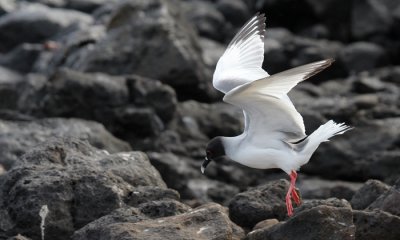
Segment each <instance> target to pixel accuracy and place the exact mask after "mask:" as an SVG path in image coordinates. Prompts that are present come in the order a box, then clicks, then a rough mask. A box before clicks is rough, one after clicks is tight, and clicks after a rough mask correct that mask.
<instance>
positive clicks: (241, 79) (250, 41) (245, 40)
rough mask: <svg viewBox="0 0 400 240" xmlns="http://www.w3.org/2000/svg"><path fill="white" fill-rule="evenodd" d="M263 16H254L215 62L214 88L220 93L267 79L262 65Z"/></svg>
mask: <svg viewBox="0 0 400 240" xmlns="http://www.w3.org/2000/svg"><path fill="white" fill-rule="evenodd" d="M264 34H265V16H264V14H256V15H255V16H254V17H252V18H251V19H250V20H249V21H248V22H247V23H246V24H245V25H244V26H243V27H242V28H241V29H240V30H239V32H238V33H237V34H236V35H235V37H234V38H233V39H232V41H231V42H230V43H229V45H228V48H227V49H226V50H225V53H224V54H223V55H222V56H221V58H220V59H219V60H218V63H217V66H216V68H215V72H214V76H213V86H214V87H215V88H216V89H218V90H219V91H221V92H223V93H227V92H229V91H230V90H232V89H233V88H235V87H237V86H239V85H242V84H245V83H248V82H251V81H254V80H257V79H261V78H265V77H268V76H269V75H268V73H267V72H266V71H264V70H263V69H262V68H261V66H262V62H263V60H264Z"/></svg>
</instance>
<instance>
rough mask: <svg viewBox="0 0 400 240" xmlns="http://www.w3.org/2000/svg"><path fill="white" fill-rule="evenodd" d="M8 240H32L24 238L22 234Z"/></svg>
mask: <svg viewBox="0 0 400 240" xmlns="http://www.w3.org/2000/svg"><path fill="white" fill-rule="evenodd" d="M7 240H30V238H27V237H25V236H22V235H21V234H18V235H16V236H14V237H10V238H7Z"/></svg>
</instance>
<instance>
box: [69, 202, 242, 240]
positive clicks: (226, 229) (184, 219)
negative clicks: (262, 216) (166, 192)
mask: <svg viewBox="0 0 400 240" xmlns="http://www.w3.org/2000/svg"><path fill="white" fill-rule="evenodd" d="M132 215H134V216H135V215H137V213H134V212H133V214H132ZM124 218H125V217H124ZM130 218H132V220H131V219H130ZM94 224H95V223H92V225H94ZM99 231H100V232H101V234H93V233H91V232H89V231H87V232H85V228H84V229H82V230H80V231H78V232H77V233H76V234H75V235H74V236H73V239H74V240H84V239H87V240H89V239H93V240H94V239H97V240H103V239H104V240H105V239H121V238H123V239H127V240H128V239H132V240H133V239H143V240H144V239H149V238H150V239H154V240H161V239H167V240H169V239H171V240H172V239H196V240H200V239H213V240H219V239H232V240H239V239H243V238H244V232H243V230H242V229H240V228H239V227H238V226H236V225H235V224H234V223H232V222H231V221H230V220H229V217H228V216H227V214H226V212H225V209H224V208H223V207H221V206H220V205H218V204H209V205H205V206H201V207H199V208H196V209H193V210H191V211H188V212H186V213H183V214H179V215H176V216H169V217H164V218H157V219H154V220H153V219H150V220H143V221H137V220H136V217H129V218H128V221H127V222H117V223H114V224H109V225H108V226H105V227H101V228H99Z"/></svg>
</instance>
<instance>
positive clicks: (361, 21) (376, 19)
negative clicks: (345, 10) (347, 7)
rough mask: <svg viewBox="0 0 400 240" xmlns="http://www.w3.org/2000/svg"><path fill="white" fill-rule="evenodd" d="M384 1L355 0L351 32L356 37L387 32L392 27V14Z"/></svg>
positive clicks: (360, 37) (366, 36)
mask: <svg viewBox="0 0 400 240" xmlns="http://www.w3.org/2000/svg"><path fill="white" fill-rule="evenodd" d="M383 2H384V1H377V0H354V1H353V8H352V19H351V33H352V36H353V37H354V38H356V39H365V38H368V37H371V36H373V35H381V34H387V33H388V32H389V31H390V29H391V24H392V21H393V19H392V16H391V14H390V10H389V9H387V8H386V6H385V4H384V3H383Z"/></svg>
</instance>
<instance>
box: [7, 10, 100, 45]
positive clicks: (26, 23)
mask: <svg viewBox="0 0 400 240" xmlns="http://www.w3.org/2000/svg"><path fill="white" fill-rule="evenodd" d="M91 22H92V18H91V17H90V16H89V15H87V14H84V13H81V12H77V11H73V10H64V9H52V8H49V7H46V6H44V5H40V4H32V5H28V6H27V7H24V8H21V9H18V10H16V11H14V12H10V13H8V14H6V15H3V16H2V17H1V18H0V40H1V44H0V51H1V52H8V51H10V50H11V49H12V48H13V47H15V46H17V45H18V44H21V43H24V42H28V43H37V42H42V41H44V40H47V39H49V38H51V37H54V36H55V35H56V34H58V33H60V32H61V31H63V30H65V29H67V28H69V27H71V26H73V25H74V26H77V27H78V26H84V25H88V24H90V23H91Z"/></svg>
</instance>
